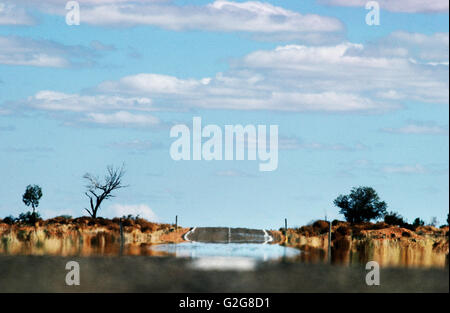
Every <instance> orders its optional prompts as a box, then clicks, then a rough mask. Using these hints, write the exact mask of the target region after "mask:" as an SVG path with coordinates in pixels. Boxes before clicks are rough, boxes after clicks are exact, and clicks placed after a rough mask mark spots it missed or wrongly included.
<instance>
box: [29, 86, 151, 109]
mask: <svg viewBox="0 0 450 313" xmlns="http://www.w3.org/2000/svg"><path fill="white" fill-rule="evenodd" d="M27 104H28V106H30V107H32V108H36V109H40V110H45V111H69V112H92V111H110V110H138V111H152V110H154V109H153V108H152V101H151V99H149V98H145V97H121V96H114V95H94V96H90V95H79V94H67V93H62V92H56V91H50V90H43V91H39V92H38V93H36V94H35V95H34V96H32V97H29V98H28V100H27Z"/></svg>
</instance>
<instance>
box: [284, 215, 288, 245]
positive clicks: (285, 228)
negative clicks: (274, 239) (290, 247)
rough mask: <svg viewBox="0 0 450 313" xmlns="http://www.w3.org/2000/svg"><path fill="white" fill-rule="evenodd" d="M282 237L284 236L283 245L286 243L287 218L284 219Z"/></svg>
mask: <svg viewBox="0 0 450 313" xmlns="http://www.w3.org/2000/svg"><path fill="white" fill-rule="evenodd" d="M284 236H285V240H284V241H285V243H288V235H287V218H285V219H284Z"/></svg>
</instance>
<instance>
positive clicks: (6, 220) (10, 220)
mask: <svg viewBox="0 0 450 313" xmlns="http://www.w3.org/2000/svg"><path fill="white" fill-rule="evenodd" d="M15 222H16V218H15V217H14V216H12V215H10V216H7V217H5V218H4V219H3V223H5V224H8V225H12V224H14V223H15Z"/></svg>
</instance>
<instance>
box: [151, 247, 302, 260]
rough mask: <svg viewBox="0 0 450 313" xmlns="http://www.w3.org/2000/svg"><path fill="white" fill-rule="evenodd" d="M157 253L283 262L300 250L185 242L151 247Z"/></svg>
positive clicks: (190, 256) (295, 255)
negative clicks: (282, 260)
mask: <svg viewBox="0 0 450 313" xmlns="http://www.w3.org/2000/svg"><path fill="white" fill-rule="evenodd" d="M150 249H151V250H153V251H155V252H167V253H169V254H171V255H173V256H176V257H187V258H201V257H237V258H252V259H256V260H259V261H269V260H281V259H290V258H295V257H298V256H299V255H300V254H301V252H300V250H298V249H295V248H290V247H285V246H280V245H271V244H260V243H203V242H185V243H179V244H162V245H155V246H151V247H150Z"/></svg>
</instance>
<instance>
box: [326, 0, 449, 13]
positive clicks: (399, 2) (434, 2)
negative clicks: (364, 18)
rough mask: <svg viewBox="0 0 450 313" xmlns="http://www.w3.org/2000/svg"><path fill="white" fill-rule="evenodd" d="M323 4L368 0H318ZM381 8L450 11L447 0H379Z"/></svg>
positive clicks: (349, 4) (358, 4)
mask: <svg viewBox="0 0 450 313" xmlns="http://www.w3.org/2000/svg"><path fill="white" fill-rule="evenodd" d="M318 2H319V3H321V4H328V5H335V6H345V7H365V5H366V3H367V2H368V1H367V0H318ZM377 2H378V3H379V4H380V8H381V9H384V10H387V11H391V12H404V13H446V12H448V1H447V0H427V1H423V0H377Z"/></svg>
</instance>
